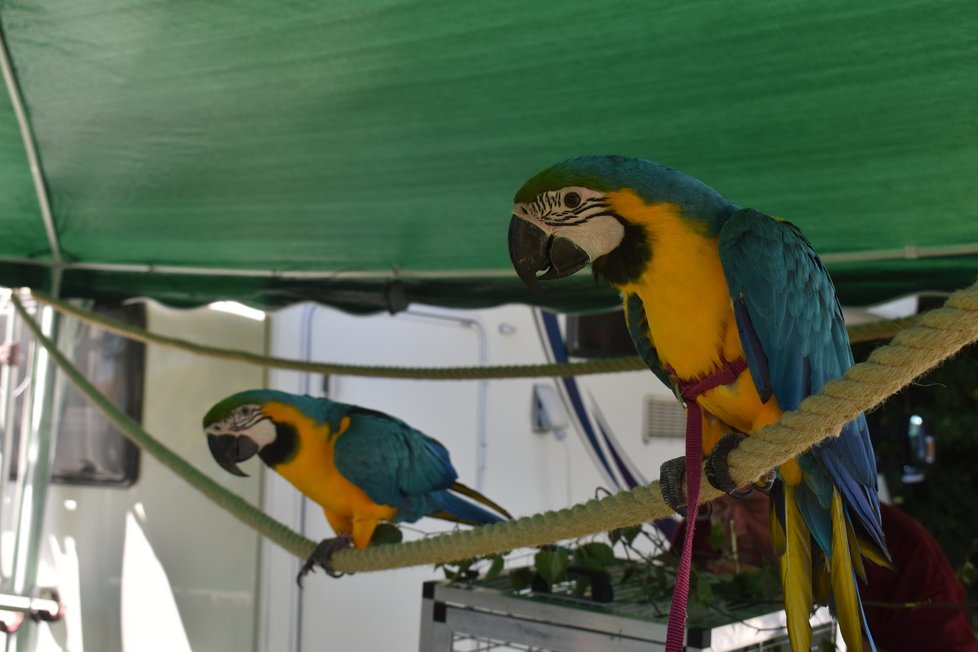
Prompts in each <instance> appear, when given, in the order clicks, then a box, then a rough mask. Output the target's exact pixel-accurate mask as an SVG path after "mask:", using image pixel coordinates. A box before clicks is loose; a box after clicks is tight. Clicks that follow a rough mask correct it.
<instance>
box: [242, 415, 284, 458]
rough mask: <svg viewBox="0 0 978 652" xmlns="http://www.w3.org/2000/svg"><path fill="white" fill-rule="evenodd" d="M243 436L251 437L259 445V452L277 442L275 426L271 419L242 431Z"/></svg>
mask: <svg viewBox="0 0 978 652" xmlns="http://www.w3.org/2000/svg"><path fill="white" fill-rule="evenodd" d="M241 434H242V435H247V436H248V437H251V439H252V440H253V441H254V442H255V443H256V444H258V450H261V449H263V448H265V446H267V445H268V444H271V443H272V442H273V441H275V436H276V432H275V424H274V423H272V420H271V419H263V420H261V421H259V422H258V423H256V424H255V425H253V426H251V427H250V428H248V429H247V430H243V431H241Z"/></svg>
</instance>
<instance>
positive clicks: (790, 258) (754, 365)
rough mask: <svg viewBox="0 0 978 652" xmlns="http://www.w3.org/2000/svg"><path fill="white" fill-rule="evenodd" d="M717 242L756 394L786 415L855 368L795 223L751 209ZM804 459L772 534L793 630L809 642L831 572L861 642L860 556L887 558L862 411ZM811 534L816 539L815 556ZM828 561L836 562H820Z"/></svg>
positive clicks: (825, 282)
mask: <svg viewBox="0 0 978 652" xmlns="http://www.w3.org/2000/svg"><path fill="white" fill-rule="evenodd" d="M719 247H720V260H721V263H722V265H723V271H724V274H725V276H726V279H727V284H728V286H729V289H730V299H731V301H732V302H733V309H734V315H735V317H736V320H737V328H738V331H739V334H740V339H741V344H742V346H743V348H744V354H745V357H746V358H747V364H748V368H749V369H750V372H751V376H752V377H753V379H754V383H755V386H756V388H757V391H758V393H759V395H760V396H761V398H762V400H768V399H769V398H770V397H771V396H772V395H773V396H774V397H775V398H776V399H777V401H778V405H779V407H780V408H781V410H782V411H789V410H794V409H796V408H797V407H798V405H799V403H801V401H802V400H803V399H804V398H805V397H806V396H808V395H810V394H813V393H816V392H818V391H820V390H821V389H822V387H823V385H825V383H827V382H828V381H830V380H832V379H835V378H839V377H841V376H842V375H843V373H844V372H845V370H846V369H848V368H849V367H850V366H852V362H853V361H852V352H851V350H850V348H849V338H848V334H847V332H846V329H845V323H844V321H843V317H842V309H841V306H840V305H839V302H838V299H837V298H836V294H835V288H834V287H833V285H832V281H831V279H830V278H829V275H828V273H827V272H826V271H825V268H824V267H822V264H821V261H820V260H819V259H818V256H817V255H816V254H815V251H814V250H813V249H812V246H811V245H810V244H809V242H808V241H807V240H806V239H805V237H804V236H803V235H802V233H801V232H800V231H799V230H798V229H797V228H796V227H795V226H794V225H792V224H790V223H788V222H784V221H781V220H776V219H774V218H772V217H770V216H768V215H764V214H763V213H760V212H758V211H755V210H752V209H743V210H740V211H738V212H737V213H736V214H734V215H733V216H731V217H730V218H729V220H728V221H727V222H726V224H725V225H724V227H723V229H722V230H721V232H720V243H719ZM797 461H798V466H799V467H800V469H801V471H802V481H801V483H800V484H797V485H795V486H791V487H787V486H786V487H785V490H784V491H783V492H776V493H775V495H774V503H775V504H774V512H773V513H774V514H775V515H776V520H775V522H773V523H772V530H773V535H772V538H773V540H774V541H775V544H776V546H779V547H780V548H781V549H780V550H779V554H781V555H782V557H781V560H782V564H781V566H782V579H783V582H784V584H785V586H784V590H785V606H786V609H787V610H788V618H789V631H792V632H793V640H794V641H802V642H801V643H800V644H799V647H801V648H805V645H804V641H806V640H807V637H806V634H805V633H802V630H805V632H807V631H809V630H808V613H809V609H810V608H811V601H812V581H813V579H814V581H815V582H816V585H818V584H822V585H824V583H825V582H826V581H829V580H826V574H828V575H829V576H830V583H831V588H832V594H833V598H834V600H833V601H832V604H833V605H834V607H835V609H836V612H837V613H838V616H839V622H840V625H841V626H842V628H843V634H844V637H845V640H846V641H847V643H848V644H849V645H851V646H858V645H859V643H860V642H861V640H862V637H861V631H860V630H863V629H865V626H864V618H863V617H862V611H861V606H860V603H859V597H858V589H857V587H856V584H855V581H854V575H859V576H862V577H863V578H865V571H864V568H863V564H862V560H861V558H860V553H862V554H863V555H865V556H867V557H869V558H870V559H873V560H874V561H876V562H877V563H882V564H887V563H888V562H889V553H888V552H887V550H886V545H885V543H884V541H883V530H882V523H881V518H880V511H879V499H878V497H877V494H876V460H875V457H874V454H873V447H872V443H871V441H870V438H869V429H868V428H867V426H866V420H865V419H864V418H863V416H862V415H859V416H858V417H857V418H856V419H853V420H852V421H851V422H849V423H848V424H846V425H845V426H844V427H843V429H842V432H841V435H840V436H839V437H836V438H830V439H828V440H826V441H825V442H823V443H821V444H819V445H817V446H815V447H814V448H813V449H812V450H811V451H810V452H808V453H804V454H802V455H800V456H799V457H798V459H797ZM808 533H810V534H811V538H812V539H813V540H814V541H815V543H816V545H817V550H818V552H817V553H816V554H814V555H813V554H812V550H811V545H810V543H809V541H810V540H809V538H808V536H807V534H808ZM799 534H802V536H800V537H799V536H798V535H799ZM786 535H787V536H786ZM822 558H824V559H825V560H827V561H828V563H827V564H822V563H821V561H820V560H821V559H822ZM812 570H815V571H816V574H815V576H814V577H813V575H812ZM818 592H819V593H820V594H821V593H824V591H821V590H820V591H818ZM822 597H824V596H822ZM807 636H810V634H808V635H807ZM806 649H807V648H806ZM857 649H860V648H858V647H857Z"/></svg>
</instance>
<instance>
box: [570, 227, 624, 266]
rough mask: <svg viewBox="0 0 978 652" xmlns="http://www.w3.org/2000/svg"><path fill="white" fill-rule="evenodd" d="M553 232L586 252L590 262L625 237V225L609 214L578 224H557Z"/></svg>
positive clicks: (607, 251) (615, 245) (612, 249)
mask: <svg viewBox="0 0 978 652" xmlns="http://www.w3.org/2000/svg"><path fill="white" fill-rule="evenodd" d="M553 234H554V235H555V236H557V237H560V238H567V239H568V240H570V241H571V242H573V243H574V244H576V245H577V246H578V247H580V248H581V249H583V250H584V251H586V252H587V256H588V259H590V260H591V261H592V262H593V261H594V259H596V258H600V257H601V256H604V255H605V254H608V253H611V252H612V251H614V249H615V248H616V247H617V246H618V245H620V244H621V241H622V239H623V238H624V237H625V227H624V226H622V224H621V222H619V221H618V220H617V219H615V218H614V217H611V216H610V215H599V216H597V217H595V218H593V219H591V220H589V221H588V222H586V223H584V224H580V225H578V226H559V227H557V228H556V229H554V230H553Z"/></svg>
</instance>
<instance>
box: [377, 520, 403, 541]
mask: <svg viewBox="0 0 978 652" xmlns="http://www.w3.org/2000/svg"><path fill="white" fill-rule="evenodd" d="M403 539H404V535H403V534H401V528H399V527H397V526H396V525H394V524H393V523H379V524H378V525H377V528H376V529H375V530H374V533H373V536H372V537H370V545H372V546H379V545H386V544H390V543H400V542H401V541H402V540H403Z"/></svg>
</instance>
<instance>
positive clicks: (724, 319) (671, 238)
mask: <svg viewBox="0 0 978 652" xmlns="http://www.w3.org/2000/svg"><path fill="white" fill-rule="evenodd" d="M609 198H610V199H611V203H612V206H613V208H614V209H615V211H616V212H618V213H619V214H620V215H622V216H624V217H625V219H627V220H628V221H629V222H631V223H633V224H637V225H640V226H641V227H642V228H643V229H644V231H645V234H646V237H647V239H648V245H649V250H650V252H651V255H650V256H649V259H648V262H647V264H646V266H645V269H644V271H643V272H642V274H641V275H640V277H639V278H638V280H636V281H633V282H630V283H627V284H624V285H621V286H618V289H619V290H621V291H622V293H623V294H625V295H628V294H637V295H638V296H639V298H641V300H642V304H643V306H644V308H645V313H646V317H647V321H648V325H649V337H650V339H651V340H652V343H653V344H654V346H655V348H656V351H657V352H658V355H659V359H660V360H661V361H662V363H663V365H668V366H669V367H671V368H672V369H673V370H674V371H675V373H676V375H677V376H678V377H679V378H681V379H684V380H692V379H695V378H702V377H705V376H708V375H710V374H712V373H714V372H715V371H716V370H717V369H719V367H720V366H721V365H722V364H723V362H724V361H733V360H736V359H738V358H742V357H744V350H743V347H742V346H741V342H740V335H739V333H738V332H737V322H736V318H735V317H734V312H733V304H732V302H731V300H730V291H729V288H728V286H727V280H726V277H725V276H724V273H723V266H722V264H721V262H720V253H719V241H718V239H717V238H715V237H711V236H710V235H709V234H708V233H707V229H706V225H705V224H704V223H702V222H698V221H695V220H690V219H686V218H683V217H682V216H681V215H680V213H679V210H678V208H677V207H676V206H674V205H671V204H647V203H645V201H644V200H642V199H641V198H639V197H638V196H637V195H635V194H634V193H632V192H630V191H621V192H617V193H611V195H610V197H609ZM698 402H699V404H700V405H701V406H702V407H703V408H704V409H705V410H706V411H707V412H708V413H709V414H711V415H714V416H715V417H717V418H718V419H720V420H721V421H722V422H723V424H726V425H727V426H730V427H733V428H736V429H737V430H741V431H742V432H752V431H753V430H754V429H756V428H757V427H759V425H764V424H763V423H761V422H770V420H772V416H773V413H772V414H768V412H770V409H771V407H774V409H775V410H777V406H776V402H775V401H773V400H772V401H769V403H771V405H766V404H763V403H762V402H761V400H760V397H759V396H758V394H757V390H756V388H755V386H754V383H753V381H752V379H751V377H750V372H749V371H745V372H744V373H743V374H741V376H740V378H739V379H738V381H737V382H736V383H733V384H731V385H726V386H721V387H718V388H717V389H715V390H712V391H709V392H707V393H706V394H704V395H703V396H702V397H701V398H700V399H699V401H698ZM773 418H775V419H776V416H773ZM719 427H721V428H722V427H723V425H722V424H721V426H719ZM704 445H705V446H704V447H705V448H707V449H710V448H712V445H709V444H708V442H704Z"/></svg>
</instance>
